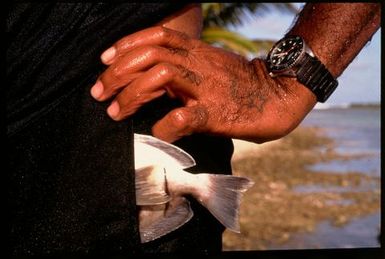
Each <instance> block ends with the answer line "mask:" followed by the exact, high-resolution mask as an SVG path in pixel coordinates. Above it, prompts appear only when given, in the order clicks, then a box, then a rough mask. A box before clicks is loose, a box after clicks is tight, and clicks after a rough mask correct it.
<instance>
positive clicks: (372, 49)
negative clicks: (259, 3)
mask: <svg viewBox="0 0 385 259" xmlns="http://www.w3.org/2000/svg"><path fill="white" fill-rule="evenodd" d="M295 5H296V6H297V7H300V6H302V4H298V3H296V4H295ZM293 19H294V16H293V15H291V14H284V13H281V12H278V11H273V12H270V13H266V14H265V15H264V16H257V17H254V18H252V19H251V18H250V19H246V22H244V24H243V25H242V26H238V27H230V29H231V30H235V31H237V32H238V33H240V34H242V35H244V36H247V37H249V38H260V39H272V40H279V39H280V38H281V37H282V36H283V35H284V34H285V33H286V31H287V30H288V29H289V28H290V26H291V25H292V22H293ZM380 66H381V29H379V30H378V31H377V32H376V33H375V35H374V36H373V38H372V40H371V41H370V42H369V43H368V44H367V45H366V46H365V47H364V48H363V49H362V50H361V52H360V53H359V54H358V56H357V57H356V58H355V59H354V61H353V62H352V63H350V65H349V66H348V68H347V69H346V70H345V71H344V73H343V74H342V75H341V76H340V77H339V78H338V82H339V85H338V87H337V89H336V90H335V91H334V93H333V94H332V96H330V98H329V99H328V100H327V102H326V103H327V104H332V105H344V104H348V103H380V100H381V69H380Z"/></svg>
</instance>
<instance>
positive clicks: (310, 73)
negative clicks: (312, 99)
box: [266, 35, 338, 102]
mask: <svg viewBox="0 0 385 259" xmlns="http://www.w3.org/2000/svg"><path fill="white" fill-rule="evenodd" d="M266 63H267V67H268V70H269V74H270V76H272V77H276V76H292V77H296V78H297V80H298V81H299V82H300V83H301V84H303V85H305V86H306V87H307V88H309V89H310V90H311V91H312V92H313V93H314V94H315V95H316V96H317V101H318V102H325V101H326V100H327V99H328V98H329V97H330V95H331V94H332V93H333V92H334V90H335V89H336V88H337V85H338V81H337V80H336V79H335V78H334V77H333V76H332V74H330V72H329V70H328V69H327V68H326V67H325V65H324V64H322V63H321V61H320V60H319V59H318V58H317V57H316V56H315V55H314V54H313V51H311V49H310V48H309V47H308V46H307V45H306V43H305V41H304V40H303V39H302V37H300V36H296V35H290V36H287V37H284V38H283V39H281V40H280V41H278V42H277V43H275V44H274V46H273V47H272V48H271V49H270V51H269V54H268V56H267V59H266Z"/></svg>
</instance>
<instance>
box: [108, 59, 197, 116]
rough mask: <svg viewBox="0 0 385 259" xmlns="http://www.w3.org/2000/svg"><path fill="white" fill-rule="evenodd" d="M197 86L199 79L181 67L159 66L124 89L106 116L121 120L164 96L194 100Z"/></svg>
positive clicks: (162, 64)
mask: <svg viewBox="0 0 385 259" xmlns="http://www.w3.org/2000/svg"><path fill="white" fill-rule="evenodd" d="M199 82H200V80H199V79H198V76H196V75H195V74H194V73H193V72H191V71H189V70H187V69H186V68H184V67H182V66H174V65H172V64H169V63H160V64H158V65H156V66H154V67H152V68H151V69H150V70H148V71H147V72H145V73H143V74H142V75H141V76H140V77H138V78H137V79H135V80H134V81H133V82H132V83H131V84H129V85H128V86H126V87H125V88H124V89H123V90H122V91H121V92H120V93H119V94H118V95H117V96H116V98H115V100H114V101H113V102H112V103H111V106H110V107H109V108H108V109H107V113H108V114H109V116H110V117H111V118H112V119H114V120H122V119H124V118H127V117H128V116H130V115H131V114H133V113H135V112H136V111H137V110H138V109H139V108H140V107H141V106H143V105H144V104H146V103H148V102H150V101H152V100H153V99H155V98H158V97H159V96H161V95H163V94H164V93H165V92H167V93H168V94H169V96H171V97H179V98H181V99H182V100H186V99H194V98H195V97H196V94H197V91H198V89H197V85H198V84H199Z"/></svg>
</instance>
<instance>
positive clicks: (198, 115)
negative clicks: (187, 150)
mask: <svg viewBox="0 0 385 259" xmlns="http://www.w3.org/2000/svg"><path fill="white" fill-rule="evenodd" d="M207 121H208V113H207V110H206V109H205V108H204V107H201V106H191V107H182V108H177V109H175V110H172V111H171V112H169V113H168V114H167V115H166V116H165V117H164V118H163V119H161V120H159V121H158V122H157V123H156V124H155V125H154V126H153V128H152V133H153V135H154V136H155V137H157V138H159V139H162V140H164V141H167V142H174V141H176V140H178V139H180V138H182V137H183V136H188V135H191V134H192V133H194V132H201V131H205V130H206V125H207Z"/></svg>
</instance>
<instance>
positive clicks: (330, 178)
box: [223, 126, 381, 251]
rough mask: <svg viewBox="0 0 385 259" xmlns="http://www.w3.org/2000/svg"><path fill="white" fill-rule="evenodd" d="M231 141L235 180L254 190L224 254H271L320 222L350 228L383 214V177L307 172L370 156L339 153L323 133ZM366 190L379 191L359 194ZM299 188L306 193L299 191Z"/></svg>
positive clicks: (306, 130) (307, 129)
mask: <svg viewBox="0 0 385 259" xmlns="http://www.w3.org/2000/svg"><path fill="white" fill-rule="evenodd" d="M233 142H234V147H235V152H234V156H233V159H232V165H233V170H234V175H240V176H246V177H249V178H251V179H252V180H253V181H254V182H255V185H254V186H253V187H252V188H250V189H249V190H248V191H247V192H246V193H245V194H244V198H243V201H242V204H241V211H240V225H241V234H236V233H232V232H230V231H227V230H226V231H225V233H224V235H223V250H224V251H235V250H268V249H269V247H277V246H279V245H280V244H285V242H287V241H288V240H289V239H290V237H291V236H292V235H295V234H296V233H311V232H312V231H314V230H315V229H316V228H317V225H318V224H319V223H321V222H324V221H328V222H331V224H332V225H333V226H335V227H341V226H346V225H347V224H348V223H349V222H350V221H351V220H353V219H357V218H360V217H363V216H366V215H370V214H373V213H378V211H379V210H380V195H381V194H380V178H379V177H373V176H369V175H367V174H365V173H362V172H358V171H351V172H345V173H338V172H332V171H322V172H313V171H311V170H310V169H309V168H310V166H311V165H315V164H317V163H321V162H328V161H333V160H350V159H357V158H360V157H364V156H366V155H367V154H359V155H349V154H340V153H337V152H336V151H335V148H336V147H335V144H334V142H333V140H332V139H330V138H328V137H326V136H325V135H324V134H323V130H322V128H314V127H302V126H301V127H299V128H297V129H296V130H294V131H293V132H292V133H290V134H289V135H288V136H286V137H285V138H282V139H280V140H277V141H272V142H267V143H264V144H260V145H258V144H254V143H248V142H244V141H239V140H234V141H233ZM362 185H373V186H375V188H370V189H369V190H366V191H357V190H356V189H357V187H359V186H362ZM317 186H318V189H317V188H314V187H317ZM301 187H302V188H305V189H306V188H308V190H307V191H302V192H301V191H298V189H299V188H301ZM309 248H310V249H311V248H312V247H309Z"/></svg>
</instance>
